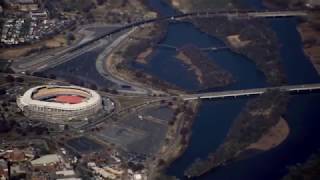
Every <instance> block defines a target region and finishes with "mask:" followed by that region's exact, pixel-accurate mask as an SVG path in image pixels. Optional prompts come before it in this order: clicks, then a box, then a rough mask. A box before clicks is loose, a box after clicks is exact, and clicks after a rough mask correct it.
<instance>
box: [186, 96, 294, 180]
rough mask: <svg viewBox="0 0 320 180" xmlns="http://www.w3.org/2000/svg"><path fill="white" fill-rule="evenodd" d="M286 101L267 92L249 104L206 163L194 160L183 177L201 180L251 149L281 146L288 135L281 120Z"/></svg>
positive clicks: (285, 126)
mask: <svg viewBox="0 0 320 180" xmlns="http://www.w3.org/2000/svg"><path fill="white" fill-rule="evenodd" d="M288 98H289V97H288V95H287V94H286V93H283V92H279V91H268V92H266V93H265V94H263V95H261V96H259V97H257V98H255V99H253V100H250V101H249V102H248V103H247V105H246V107H245V109H244V110H243V111H242V112H241V113H240V114H239V116H238V117H237V118H236V120H235V122H234V123H233V125H232V126H231V128H230V130H229V132H228V135H227V137H226V138H225V140H224V142H223V143H222V144H221V145H220V146H219V148H218V149H217V150H216V151H215V152H213V153H211V154H210V155H209V156H208V158H207V159H205V160H199V159H198V160H196V161H195V162H194V163H193V164H192V165H191V166H190V167H189V168H188V169H187V170H186V171H185V175H186V176H187V177H198V176H202V175H204V174H205V173H207V172H208V171H210V170H212V169H214V168H217V167H219V166H223V165H224V164H226V163H230V162H231V161H233V160H236V159H238V158H240V156H241V155H242V154H246V152H248V150H249V149H250V150H252V149H253V148H252V147H255V148H254V149H255V150H263V151H264V150H269V149H271V148H273V147H275V146H276V145H278V144H280V143H281V142H283V141H284V140H285V139H286V137H287V136H288V133H289V130H288V129H287V125H286V123H284V122H283V121H282V120H281V117H282V115H283V114H284V113H285V112H286V106H287V103H288ZM279 123H280V124H279ZM278 130H281V131H280V132H281V133H280V132H277V131H278ZM276 132H277V133H280V134H277V135H276V134H275V133H276ZM249 155H250V154H249Z"/></svg>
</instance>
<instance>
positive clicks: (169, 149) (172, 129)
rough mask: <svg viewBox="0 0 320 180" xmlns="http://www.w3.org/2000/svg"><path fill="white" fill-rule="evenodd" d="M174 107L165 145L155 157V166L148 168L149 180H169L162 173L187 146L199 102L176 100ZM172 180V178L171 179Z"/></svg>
mask: <svg viewBox="0 0 320 180" xmlns="http://www.w3.org/2000/svg"><path fill="white" fill-rule="evenodd" d="M176 103H177V105H176V106H175V117H174V119H173V120H172V121H170V122H169V129H168V133H167V137H166V141H165V144H164V145H163V146H162V147H161V149H160V151H159V153H158V155H157V156H156V160H155V161H153V162H156V164H153V165H152V166H150V168H149V170H150V173H149V178H150V179H159V180H162V179H164V178H165V179H169V178H173V177H169V176H167V175H165V174H166V173H165V172H164V171H165V170H166V169H167V167H168V166H169V165H170V164H171V163H172V162H173V161H175V160H176V159H177V158H179V157H180V156H181V155H182V154H183V153H184V151H185V150H186V148H187V147H188V145H189V141H190V137H191V134H192V125H193V122H194V119H195V116H196V114H197V112H198V108H199V106H200V101H191V102H189V103H185V102H184V101H181V100H177V102H176ZM173 179H174V178H173Z"/></svg>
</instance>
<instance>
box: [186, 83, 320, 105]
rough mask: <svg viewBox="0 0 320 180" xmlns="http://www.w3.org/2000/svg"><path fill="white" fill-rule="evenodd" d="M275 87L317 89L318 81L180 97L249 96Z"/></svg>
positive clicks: (282, 89) (299, 89)
mask: <svg viewBox="0 0 320 180" xmlns="http://www.w3.org/2000/svg"><path fill="white" fill-rule="evenodd" d="M276 89H278V90H281V91H287V92H299V91H312V90H319V89H320V83H315V84H300V85H288V86H278V87H271V88H254V89H241V90H230V91H218V92H207V93H200V94H190V95H182V96H181V98H182V99H183V100H185V101H188V100H197V99H215V98H225V97H239V96H250V95H259V94H263V93H265V92H266V91H268V90H276Z"/></svg>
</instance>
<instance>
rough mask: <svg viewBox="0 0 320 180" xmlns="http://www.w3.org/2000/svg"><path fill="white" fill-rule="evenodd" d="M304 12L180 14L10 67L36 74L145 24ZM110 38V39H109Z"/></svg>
mask: <svg viewBox="0 0 320 180" xmlns="http://www.w3.org/2000/svg"><path fill="white" fill-rule="evenodd" d="M307 15H308V13H307V12H305V11H302V10H300V11H298V10H297V11H247V10H245V11H244V10H233V11H204V12H192V13H182V14H177V15H174V16H164V17H158V18H153V19H146V20H141V21H137V22H133V23H130V24H127V25H123V26H120V27H117V28H114V29H113V30H111V31H108V32H106V33H102V34H100V35H98V36H97V37H94V38H92V39H89V40H87V41H86V42H83V43H80V44H78V45H76V46H73V47H69V48H67V49H65V50H63V51H61V52H59V53H57V54H54V55H52V56H46V57H44V58H40V59H29V60H26V61H17V62H14V63H13V65H12V69H13V70H14V71H15V72H25V71H29V72H37V71H42V70H45V69H47V68H52V67H54V66H56V65H58V64H61V63H64V62H67V61H69V60H71V59H73V58H74V57H76V56H79V55H81V54H83V53H85V52H88V51H91V50H92V49H95V48H97V47H102V46H106V45H107V44H108V43H110V41H112V40H115V39H117V38H118V37H120V36H121V35H122V34H123V32H124V31H128V30H130V29H132V28H136V27H139V26H142V25H145V24H149V23H154V22H161V21H166V20H179V19H183V18H191V17H203V16H205V17H229V18H269V17H273V18H276V17H291V16H307ZM111 37H112V38H111Z"/></svg>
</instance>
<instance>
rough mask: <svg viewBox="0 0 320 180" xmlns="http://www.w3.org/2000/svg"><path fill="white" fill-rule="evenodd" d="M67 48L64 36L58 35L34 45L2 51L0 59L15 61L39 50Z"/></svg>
mask: <svg viewBox="0 0 320 180" xmlns="http://www.w3.org/2000/svg"><path fill="white" fill-rule="evenodd" d="M65 46H67V41H66V39H65V38H64V35H57V36H55V37H53V38H51V39H48V40H44V41H40V42H37V43H35V44H32V45H25V46H20V47H16V48H6V49H2V51H1V52H0V59H11V60H14V59H16V58H19V57H21V56H26V55H28V54H29V53H30V52H32V51H35V50H37V49H53V48H59V47H65Z"/></svg>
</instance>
